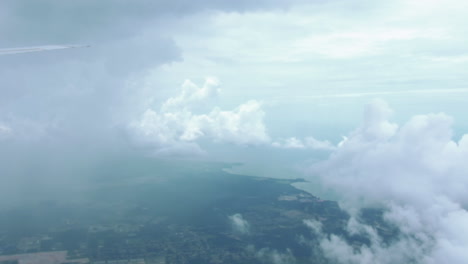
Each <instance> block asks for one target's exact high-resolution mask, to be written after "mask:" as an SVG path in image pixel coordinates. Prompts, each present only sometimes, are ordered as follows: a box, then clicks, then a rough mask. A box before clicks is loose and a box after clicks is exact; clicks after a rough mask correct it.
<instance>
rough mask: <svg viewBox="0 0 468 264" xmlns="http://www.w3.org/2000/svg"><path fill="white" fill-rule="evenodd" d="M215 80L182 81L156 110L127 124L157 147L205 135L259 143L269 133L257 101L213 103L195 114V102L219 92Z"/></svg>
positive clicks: (230, 141) (210, 138)
mask: <svg viewBox="0 0 468 264" xmlns="http://www.w3.org/2000/svg"><path fill="white" fill-rule="evenodd" d="M217 86H218V82H217V81H215V80H214V79H212V78H208V79H207V80H206V81H205V84H204V85H203V86H202V87H198V86H196V85H195V84H194V83H192V82H191V81H185V82H184V84H183V85H182V91H181V92H180V94H179V95H177V96H175V97H171V98H169V99H167V100H166V101H165V102H164V103H163V104H162V106H161V107H160V110H159V111H158V112H157V111H155V110H153V109H152V108H149V109H147V110H146V111H145V112H144V113H143V115H142V116H141V118H140V119H139V120H137V121H135V122H133V123H132V124H131V129H132V130H133V131H134V132H135V134H136V136H137V139H138V140H140V141H143V142H149V143H153V144H155V145H156V146H158V147H170V146H171V145H181V144H186V143H189V142H195V141H197V140H198V139H201V138H207V139H209V140H212V141H214V142H227V143H234V144H240V145H250V144H263V143H265V142H268V141H269V140H270V139H269V136H268V134H267V132H266V127H265V125H264V123H263V118H264V115H265V113H264V112H263V110H262V108H261V103H260V102H258V101H255V100H251V101H248V102H245V103H243V104H241V105H239V106H238V107H236V108H235V109H233V110H231V111H224V110H221V109H220V108H219V107H214V108H212V109H211V110H209V112H208V113H201V114H196V113H194V112H193V111H194V109H195V108H196V107H197V105H203V104H205V103H206V101H207V99H209V98H211V97H213V96H216V95H217V94H218V93H219V88H217Z"/></svg>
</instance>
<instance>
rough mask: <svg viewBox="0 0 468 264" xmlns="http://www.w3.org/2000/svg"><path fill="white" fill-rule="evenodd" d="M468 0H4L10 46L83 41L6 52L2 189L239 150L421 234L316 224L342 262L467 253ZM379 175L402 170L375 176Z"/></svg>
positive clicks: (233, 156)
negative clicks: (102, 166) (345, 237)
mask: <svg viewBox="0 0 468 264" xmlns="http://www.w3.org/2000/svg"><path fill="white" fill-rule="evenodd" d="M467 12H468V2H464V1H456V0H445V1H438V0H405V1H403V0H401V1H400V0H396V1H367V0H356V1H345V0H343V1H340V0H333V1H322V0H317V1H301V0H297V1H293V0H291V1H280V0H278V1H276V0H270V1H269V0H262V1H230V0H218V1H215V0H212V1H210V0H202V1H185V0H171V1H162V0H158V1H149V0H136V1H131V3H130V4H129V2H128V1H121V0H114V1H110V0H101V1H92V0H81V1H59V0H40V1H29V0H11V1H10V0H4V1H1V3H0V36H1V37H0V40H1V41H0V48H15V47H30V46H40V45H64V44H76V45H81V44H85V45H88V44H89V45H91V47H89V48H79V49H63V50H54V51H44V52H36V53H25V54H10V55H3V56H0V158H1V161H2V166H1V168H0V173H1V176H0V183H1V187H0V190H1V191H2V197H5V196H6V195H11V196H17V197H21V195H23V194H24V192H25V191H24V190H23V191H22V192H20V191H18V190H19V187H18V186H30V185H31V184H39V185H41V184H42V185H47V184H50V183H51V182H53V183H54V184H56V185H57V186H60V184H61V183H64V182H66V183H70V181H71V180H73V181H74V182H79V181H80V177H79V172H80V169H82V168H83V167H86V166H85V164H88V165H89V163H93V162H94V163H96V162H99V161H101V160H106V159H109V158H111V157H113V156H116V155H120V154H119V153H122V152H125V153H136V155H145V156H148V155H149V156H154V157H155V158H158V157H168V156H170V157H183V158H195V159H199V158H201V159H205V160H208V161H231V162H232V161H240V162H246V165H245V167H244V171H245V172H246V173H256V174H260V175H270V174H269V173H272V172H273V171H274V172H276V175H274V176H276V177H280V176H281V173H286V172H288V171H289V172H290V171H292V170H296V171H300V172H306V173H308V174H306V176H305V177H310V180H311V181H316V180H317V179H319V181H321V182H322V184H323V185H324V186H326V187H328V188H330V189H332V190H335V192H341V193H342V194H343V195H342V196H343V197H346V199H348V200H349V201H350V203H348V204H346V205H343V207H344V208H346V209H347V210H349V211H350V212H353V210H355V209H356V208H360V207H362V206H366V205H369V204H378V205H379V206H383V207H385V208H388V209H389V214H388V220H389V221H393V222H392V223H396V224H398V225H402V226H405V225H406V226H405V227H407V228H406V229H405V233H404V234H405V235H406V236H407V237H406V238H414V237H415V236H416V237H417V236H418V235H421V237H419V238H420V240H418V241H414V240H412V239H406V240H405V239H402V240H401V241H400V242H401V243H400V242H399V244H395V245H393V246H388V247H386V246H384V245H382V244H380V242H379V241H378V240H375V241H374V240H373V244H372V247H370V248H367V249H365V250H363V251H362V252H364V253H362V254H357V255H356V254H355V253H352V252H350V247H349V246H348V245H346V243H345V242H344V241H341V240H340V239H339V238H324V239H323V243H322V246H323V248H324V249H325V250H328V251H327V252H329V254H330V257H331V258H335V259H337V260H338V261H340V262H341V263H395V262H391V261H397V262H398V261H403V262H401V263H405V261H406V262H407V261H408V259H404V258H405V257H408V255H405V254H403V253H402V254H396V255H398V256H402V258H403V259H391V258H388V256H390V255H394V252H395V250H398V249H399V248H400V249H401V248H405V247H409V248H411V249H415V248H416V249H417V250H418V251H417V253H418V254H420V255H421V263H442V262H440V260H441V259H444V262H446V263H462V261H463V260H466V258H465V257H467V256H466V255H464V253H462V251H461V249H462V248H466V246H468V241H467V240H466V237H468V235H467V236H464V237H462V236H460V235H457V234H456V232H454V231H453V230H452V229H450V228H451V226H452V224H454V225H456V226H457V228H458V229H459V230H462V231H463V232H465V233H463V232H462V234H468V231H467V230H468V227H467V226H466V224H463V223H468V221H466V220H468V219H467V218H468V217H467V214H466V210H465V209H464V208H466V202H467V201H468V199H467V197H466V193H467V192H466V190H467V189H466V188H467V186H468V182H467V181H466V180H465V179H464V178H466V177H464V176H463V175H466V172H467V168H466V165H464V164H463V160H466V158H467V156H466V155H467V153H468V151H467V150H466V147H467V144H466V142H467V141H466V138H464V139H463V138H462V135H463V134H464V133H466V132H467V131H468V116H467V115H466V110H467V105H468V86H467V81H468V75H467V74H466V69H467V67H468V45H467V42H468V23H467V22H466V14H467ZM328 156H330V158H327V157H328ZM320 160H322V161H320ZM363 160H365V161H368V162H362V161H363ZM317 161H320V162H318V163H317ZM272 164H275V166H273V165H272ZM402 164H404V166H402ZM382 167H384V168H395V167H398V168H399V169H387V170H385V173H381V168H382ZM32 174H34V176H31V175H32ZM307 175H314V176H313V177H312V176H307ZM396 175H398V176H396ZM270 176H271V175H270ZM288 176H291V175H288ZM315 176H317V177H318V178H317V177H315ZM284 177H287V176H286V175H284ZM381 177H383V178H384V179H395V180H394V181H393V180H391V181H390V180H388V181H383V182H385V183H386V184H385V186H383V187H382V188H376V186H380V185H379V183H382V178H381ZM444 177H445V178H444ZM408 179H411V180H408ZM444 182H448V183H449V185H447V186H443V187H442V186H441V185H443V183H444ZM415 185H417V186H420V185H421V186H423V187H421V188H416V187H415V188H409V187H408V186H415ZM34 186H35V187H36V186H37V185H34ZM452 188H453V189H452ZM11 196H10V197H11ZM431 196H434V197H436V198H437V199H436V198H434V199H432V198H430V199H429V198H428V199H423V198H421V197H431ZM350 197H356V199H352V198H350ZM440 208H443V209H440ZM431 217H433V218H434V219H433V221H429V222H427V221H426V220H425V219H427V218H431ZM410 218H411V219H410ZM353 228H355V229H356V228H357V229H359V230H361V231H362V230H367V231H365V232H367V234H368V235H369V236H373V235H375V234H373V233H372V232H370V231H369V230H368V229H366V228H364V227H362V226H360V224H356V223H354V224H353V223H351V224H350V232H353ZM317 230H318V231H320V230H319V229H317ZM317 230H316V231H317ZM318 231H317V232H318ZM354 231H355V230H354ZM362 232H364V231H362ZM365 232H364V233H365ZM431 233H435V234H436V235H430V234H431ZM337 248H338V249H340V250H341V251H340V252H338V251H336V250H335V251H334V249H337ZM366 250H367V251H366ZM343 252H345V253H346V252H347V253H346V254H347V255H346V254H345V253H343ZM415 252H416V251H415ZM410 253H411V252H406V254H410ZM340 254H341V255H340ZM388 259H390V260H391V261H390V260H388ZM449 259H450V260H451V261H449ZM364 260H366V261H368V262H365V261H364ZM387 260H388V261H387ZM385 261H387V262H385ZM389 261H390V262H389ZM457 261H458V262H457Z"/></svg>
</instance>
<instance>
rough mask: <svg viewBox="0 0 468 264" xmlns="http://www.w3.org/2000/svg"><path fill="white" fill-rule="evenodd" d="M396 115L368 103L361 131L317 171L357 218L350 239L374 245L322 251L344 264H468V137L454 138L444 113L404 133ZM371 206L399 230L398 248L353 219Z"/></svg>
mask: <svg viewBox="0 0 468 264" xmlns="http://www.w3.org/2000/svg"><path fill="white" fill-rule="evenodd" d="M391 112H392V111H391V109H390V107H389V106H388V105H387V104H386V103H385V102H383V101H379V100H377V101H374V102H372V103H371V104H369V105H368V107H367V109H366V111H365V114H364V121H363V123H362V125H361V126H360V127H359V128H358V129H356V130H355V131H354V132H352V133H351V134H350V135H349V136H348V137H347V139H346V141H344V142H342V143H341V146H340V147H339V148H337V149H336V150H335V151H334V152H333V153H332V155H331V156H330V158H329V159H328V160H326V161H324V162H321V163H319V164H317V165H315V166H314V167H313V169H312V171H313V173H314V174H315V175H319V176H320V177H321V180H322V181H323V183H324V185H325V186H327V187H331V188H334V189H335V190H336V191H337V193H340V194H341V195H342V198H343V199H342V202H341V204H342V206H343V208H344V209H345V210H348V211H349V212H350V213H351V216H352V217H351V219H350V222H349V223H348V227H347V230H348V232H349V233H350V234H352V233H359V234H362V235H365V236H366V237H368V238H369V240H370V245H362V246H360V247H359V248H358V249H357V250H356V248H355V246H351V245H349V244H347V243H346V241H345V240H344V239H342V238H340V237H338V236H329V237H324V238H323V239H322V242H321V246H322V249H323V250H324V252H325V253H326V255H327V256H328V257H329V258H331V259H334V260H335V261H337V262H338V263H421V264H435V263H456V264H458V263H466V261H467V260H468V251H466V248H468V212H467V210H466V208H467V205H468V203H467V202H468V177H467V175H468V163H467V162H466V161H467V160H468V135H463V136H462V137H461V138H459V139H454V137H453V132H452V128H451V127H452V123H453V120H452V118H451V117H450V116H447V115H446V114H443V113H438V114H427V115H417V116H414V117H412V118H411V119H410V120H409V121H408V122H406V123H405V124H403V125H402V126H401V127H399V126H398V125H397V124H395V123H393V122H391V121H390V120H389V118H390V115H391ZM370 205H372V206H377V207H381V208H382V209H383V210H384V212H385V213H384V220H385V221H386V222H388V223H390V224H392V225H395V226H397V227H398V228H399V230H400V235H399V236H398V237H397V239H396V240H395V241H393V242H390V243H384V242H383V241H382V239H381V237H380V236H379V235H378V233H377V232H376V231H375V230H374V229H373V228H371V227H370V226H367V225H365V224H363V223H361V222H360V221H359V217H357V216H356V214H355V213H356V212H357V211H358V209H360V208H364V207H366V206H370ZM314 229H315V228H314Z"/></svg>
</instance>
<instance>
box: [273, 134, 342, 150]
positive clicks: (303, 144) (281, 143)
mask: <svg viewBox="0 0 468 264" xmlns="http://www.w3.org/2000/svg"><path fill="white" fill-rule="evenodd" d="M271 145H272V146H273V147H277V148H285V149H313V150H333V149H335V148H336V147H335V146H334V145H333V144H332V143H331V142H330V141H328V140H324V141H321V140H318V139H315V138H314V137H306V138H305V139H303V140H301V139H298V138H296V137H290V138H286V139H284V140H278V141H275V142H273V143H272V144H271Z"/></svg>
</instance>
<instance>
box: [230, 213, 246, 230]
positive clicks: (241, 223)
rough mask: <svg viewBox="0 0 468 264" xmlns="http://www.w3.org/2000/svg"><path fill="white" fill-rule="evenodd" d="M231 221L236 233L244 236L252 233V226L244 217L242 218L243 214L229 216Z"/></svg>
mask: <svg viewBox="0 0 468 264" xmlns="http://www.w3.org/2000/svg"><path fill="white" fill-rule="evenodd" d="M229 221H230V222H231V225H232V228H233V230H234V231H236V232H238V233H240V234H242V235H247V234H249V233H250V224H249V222H247V220H245V219H244V217H242V215H241V214H233V215H231V216H229Z"/></svg>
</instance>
